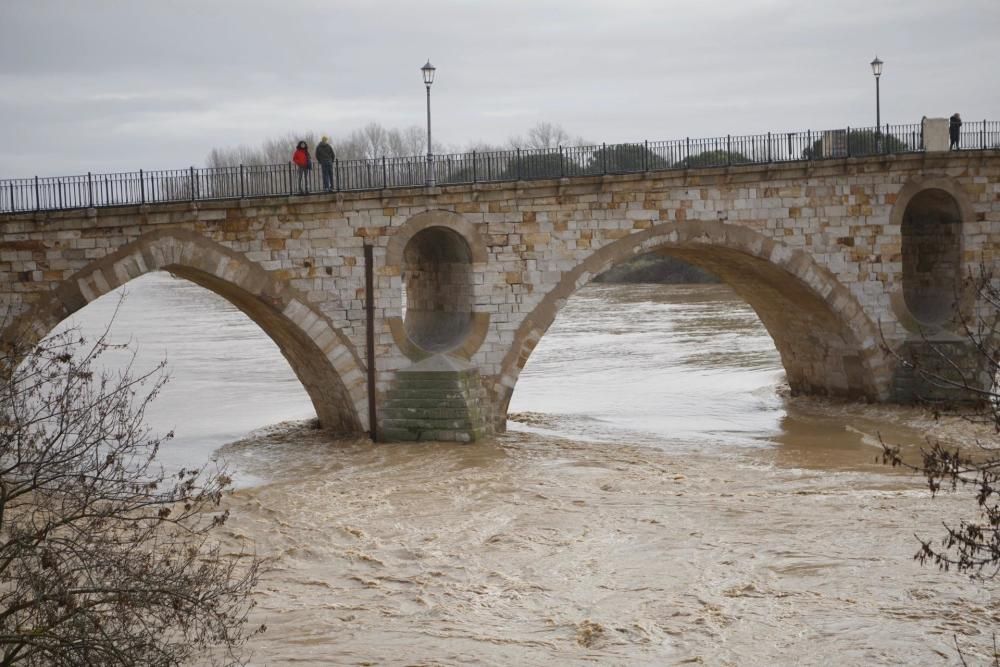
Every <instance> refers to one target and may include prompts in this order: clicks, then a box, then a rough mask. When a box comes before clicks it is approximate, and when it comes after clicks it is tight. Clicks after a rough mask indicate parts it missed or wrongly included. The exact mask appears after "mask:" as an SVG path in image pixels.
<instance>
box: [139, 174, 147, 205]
mask: <svg viewBox="0 0 1000 667" xmlns="http://www.w3.org/2000/svg"><path fill="white" fill-rule="evenodd" d="M139 202H140V203H142V204H145V203H146V181H145V179H143V173H142V169H140V170H139Z"/></svg>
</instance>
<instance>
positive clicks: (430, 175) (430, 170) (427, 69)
mask: <svg viewBox="0 0 1000 667" xmlns="http://www.w3.org/2000/svg"><path fill="white" fill-rule="evenodd" d="M420 71H421V72H423V74H424V85H425V86H427V185H428V186H433V185H434V153H433V152H431V84H432V83H434V71H435V67H434V65H431V61H430V59H428V60H427V64H426V65H424V66H423V67H421V68H420Z"/></svg>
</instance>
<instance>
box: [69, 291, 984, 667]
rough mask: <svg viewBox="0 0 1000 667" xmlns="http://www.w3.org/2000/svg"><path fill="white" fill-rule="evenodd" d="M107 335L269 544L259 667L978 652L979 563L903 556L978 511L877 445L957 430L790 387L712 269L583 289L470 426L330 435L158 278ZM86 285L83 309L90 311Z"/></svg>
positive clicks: (261, 358)
mask: <svg viewBox="0 0 1000 667" xmlns="http://www.w3.org/2000/svg"><path fill="white" fill-rule="evenodd" d="M127 289H128V292H129V294H128V296H127V297H126V299H125V303H124V304H123V306H122V308H121V310H120V312H119V314H118V316H117V320H116V324H115V332H116V335H118V336H120V337H122V338H132V339H133V340H134V341H135V343H136V344H137V345H138V347H139V348H140V361H145V362H146V363H149V364H152V363H154V362H155V360H157V359H159V358H161V357H162V356H163V355H164V354H166V355H167V359H168V363H169V364H170V367H171V373H172V381H171V383H170V385H168V387H167V389H166V390H165V391H164V394H163V395H162V396H161V398H160V399H159V400H158V401H157V404H156V405H155V406H154V410H153V411H152V413H151V414H150V420H151V421H152V423H153V425H154V426H156V427H158V428H161V429H166V428H174V429H176V431H177V433H178V437H177V439H176V440H175V441H174V442H172V443H171V444H170V446H169V447H168V451H167V452H165V457H166V461H167V462H168V464H178V463H179V464H191V463H198V462H201V461H204V460H206V459H207V458H209V457H215V458H217V459H221V460H225V461H227V462H228V465H229V466H230V467H232V468H234V469H235V471H236V473H237V479H238V481H239V483H240V488H239V490H238V491H237V492H236V493H235V494H234V495H233V497H232V498H231V499H230V503H231V505H232V508H233V519H232V520H231V522H230V523H229V524H228V525H227V527H226V531H227V533H226V535H225V539H226V540H227V541H229V542H230V543H231V544H233V546H234V547H235V546H236V545H237V544H239V543H240V542H242V541H244V540H249V541H250V542H252V543H253V544H254V545H255V548H256V550H257V551H258V553H260V554H262V555H264V556H267V557H268V558H269V559H271V567H270V570H269V572H268V573H267V575H266V576H265V578H264V580H263V582H262V584H261V587H260V590H259V592H258V595H257V601H258V606H257V607H256V609H255V610H254V612H253V621H254V622H263V623H266V624H267V626H268V631H267V632H266V633H265V634H264V635H262V636H261V637H259V638H257V639H255V640H254V641H253V643H252V649H253V652H254V655H253V664H255V665H286V664H297V665H330V664H336V665H363V664H386V665H390V664H391V665H397V664H398V665H463V664H477V665H478V664H485V665H515V664H516V665H546V666H551V665H562V664H602V665H604V664H607V665H684V664H706V665H898V664H908V665H913V664H927V665H938V664H957V662H958V660H957V657H956V653H955V649H954V641H955V639H954V638H955V636H956V635H957V636H958V637H959V641H960V642H961V643H962V646H963V649H964V650H966V651H967V652H969V653H970V654H971V656H972V659H979V658H981V657H982V653H981V651H982V650H983V649H984V648H985V647H986V646H987V645H988V644H989V643H990V641H991V640H990V636H991V634H992V632H993V630H994V628H995V627H996V626H997V625H998V621H1000V610H998V609H997V607H996V603H995V598H994V590H995V586H994V585H992V584H983V583H982V582H976V581H970V580H969V579H968V578H965V577H963V576H961V575H957V574H955V573H946V572H939V571H938V570H936V569H934V568H933V567H929V566H923V567H921V566H920V565H919V564H917V563H915V562H913V560H912V556H913V554H914V552H915V551H916V548H917V542H916V538H915V537H914V534H915V533H916V534H920V535H925V536H934V535H939V534H940V523H941V522H942V521H953V520H955V519H956V518H957V517H959V516H962V515H963V513H967V511H968V510H969V508H970V507H971V502H970V500H969V499H968V496H966V495H964V494H959V495H950V494H946V495H943V496H939V497H938V498H936V499H931V498H930V497H929V496H928V494H927V493H926V492H925V491H924V490H923V487H922V485H921V484H920V480H919V479H915V478H913V477H911V476H908V475H905V474H900V473H898V472H893V471H891V470H887V469H886V468H885V467H884V466H881V465H879V464H876V463H875V459H876V455H877V453H878V451H879V436H880V435H881V436H882V437H884V438H886V439H889V440H892V441H894V442H899V443H903V444H904V445H905V446H906V447H907V449H908V451H910V452H911V454H912V453H915V451H916V447H917V446H918V445H919V444H920V443H921V442H922V441H923V440H924V438H926V437H938V438H945V439H948V440H951V441H956V442H965V443H968V442H971V441H972V439H974V438H975V437H977V436H978V435H980V434H978V433H977V432H976V431H975V430H974V429H973V428H972V427H970V426H969V425H967V424H964V423H962V422H959V421H955V420H951V421H935V420H933V419H931V418H930V417H929V416H927V415H925V414H923V413H921V412H920V411H917V410H914V409H909V408H899V407H889V406H869V405H858V404H844V403H837V402H830V401H824V400H818V399H807V398H791V397H789V396H787V391H786V388H785V385H784V384H783V372H782V370H781V367H780V363H779V360H778V356H777V352H776V351H775V350H774V346H773V344H772V343H771V341H770V339H769V337H768V336H767V333H766V331H764V330H763V328H762V326H761V324H760V322H759V321H758V320H757V318H756V316H755V315H754V314H753V312H752V311H751V310H750V309H749V308H748V307H747V306H746V305H745V304H744V303H742V302H741V301H739V300H738V299H737V298H736V297H735V296H734V295H733V294H732V293H731V292H730V291H729V290H728V289H726V288H725V287H720V286H634V285H633V286H622V285H592V286H589V287H587V288H584V289H583V290H581V292H580V293H579V294H578V295H577V296H575V297H574V298H573V299H572V300H570V302H569V303H568V305H567V306H566V308H565V309H564V310H563V311H562V312H561V313H560V315H559V317H558V319H557V321H556V323H555V324H554V325H553V327H552V328H551V329H550V331H549V332H548V333H547V335H546V336H545V337H544V338H543V340H542V342H541V343H540V345H539V346H538V348H537V349H536V351H535V352H534V354H533V356H532V358H531V359H530V360H529V363H528V365H527V367H526V368H525V370H524V372H523V373H522V375H521V378H520V380H519V383H518V386H517V389H516V391H515V394H514V399H513V401H512V404H511V411H512V414H511V421H510V423H509V428H508V432H507V433H506V434H504V435H502V436H499V437H497V438H496V439H495V440H493V441H490V442H485V443H476V444H472V445H455V444H447V443H425V444H416V445H414V444H398V445H372V444H370V443H367V442H365V441H362V440H356V441H347V442H345V441H337V442H333V441H330V440H329V439H328V438H327V437H326V436H325V435H324V434H323V433H321V432H318V431H315V430H312V429H310V428H308V426H307V425H306V424H305V423H304V422H303V421H301V420H304V419H307V418H308V417H310V416H311V407H310V404H309V401H308V398H307V397H306V396H305V393H304V391H302V389H301V387H299V386H298V384H297V382H296V380H295V378H294V376H292V374H291V371H290V369H288V367H287V364H285V362H284V360H283V359H282V358H281V356H280V354H279V353H278V352H277V350H276V349H275V348H274V346H273V344H271V342H270V341H269V340H267V339H266V337H264V336H263V334H261V333H260V332H259V331H258V330H256V328H255V325H253V324H252V323H251V322H249V321H248V320H246V319H245V318H244V317H243V316H242V315H241V314H239V313H238V312H237V311H235V310H234V309H232V308H231V307H230V306H229V305H228V304H226V303H225V302H223V301H221V300H219V299H218V298H216V297H214V296H213V295H211V294H209V293H207V292H204V291H203V290H201V289H200V288H197V287H194V286H193V285H189V284H187V283H185V282H183V281H179V280H175V279H172V278H169V277H167V276H163V275H155V276H150V277H146V278H143V279H140V280H138V281H134V282H133V283H131V284H130V285H129V286H128V288H127ZM113 302H114V297H111V298H109V297H104V298H102V299H101V300H99V301H98V302H95V303H94V304H92V305H91V306H88V307H87V308H86V309H85V310H84V311H81V313H80V314H79V315H78V317H77V318H76V321H77V322H78V323H79V324H80V326H82V327H83V328H84V329H91V330H93V329H95V328H96V327H97V326H98V325H99V324H100V323H102V322H103V321H105V320H106V318H107V317H108V316H109V314H110V311H111V310H112V309H113V306H114V304H113Z"/></svg>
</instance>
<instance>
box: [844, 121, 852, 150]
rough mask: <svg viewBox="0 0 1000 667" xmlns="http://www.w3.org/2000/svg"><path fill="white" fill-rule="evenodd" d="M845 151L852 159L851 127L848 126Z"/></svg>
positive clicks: (845, 136)
mask: <svg viewBox="0 0 1000 667" xmlns="http://www.w3.org/2000/svg"><path fill="white" fill-rule="evenodd" d="M844 150H846V151H847V157H851V126H850V125H848V126H847V134H845V135H844Z"/></svg>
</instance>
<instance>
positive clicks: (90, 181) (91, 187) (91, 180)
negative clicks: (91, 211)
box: [87, 171, 94, 208]
mask: <svg viewBox="0 0 1000 667" xmlns="http://www.w3.org/2000/svg"><path fill="white" fill-rule="evenodd" d="M87 195H88V198H87V201H89V202H90V208H94V176H93V174H91V173H90V172H89V171H88V172H87Z"/></svg>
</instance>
